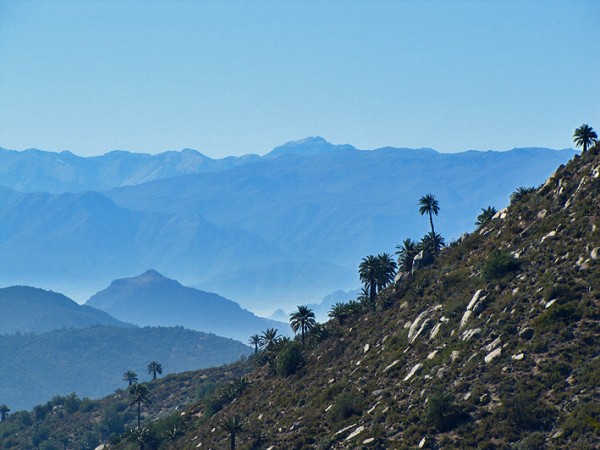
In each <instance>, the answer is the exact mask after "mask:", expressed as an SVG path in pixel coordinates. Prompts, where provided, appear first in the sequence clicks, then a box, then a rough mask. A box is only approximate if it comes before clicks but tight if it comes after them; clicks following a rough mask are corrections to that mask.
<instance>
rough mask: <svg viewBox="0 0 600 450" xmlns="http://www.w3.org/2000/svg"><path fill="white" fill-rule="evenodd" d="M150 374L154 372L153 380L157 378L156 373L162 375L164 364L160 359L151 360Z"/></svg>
mask: <svg viewBox="0 0 600 450" xmlns="http://www.w3.org/2000/svg"><path fill="white" fill-rule="evenodd" d="M146 369H147V370H148V373H149V374H152V380H156V375H157V374H158V375H162V373H163V369H162V365H161V364H160V363H159V362H158V361H151V362H150V363H149V364H148V365H147V366H146Z"/></svg>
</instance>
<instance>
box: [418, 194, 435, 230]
mask: <svg viewBox="0 0 600 450" xmlns="http://www.w3.org/2000/svg"><path fill="white" fill-rule="evenodd" d="M439 212H440V205H439V203H438V201H437V199H436V198H435V195H433V194H425V195H424V196H423V197H421V198H420V199H419V214H421V215H425V214H427V215H429V224H430V225H431V234H432V235H435V229H434V228H433V214H435V215H436V216H437V215H438V213H439Z"/></svg>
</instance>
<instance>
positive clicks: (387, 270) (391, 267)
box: [377, 253, 398, 291]
mask: <svg viewBox="0 0 600 450" xmlns="http://www.w3.org/2000/svg"><path fill="white" fill-rule="evenodd" d="M397 268H398V265H397V264H396V261H394V258H393V257H392V255H390V254H389V253H381V254H379V255H377V290H378V291H381V290H382V289H384V288H385V287H386V286H387V285H388V284H390V283H391V282H392V281H394V278H395V277H396V269H397Z"/></svg>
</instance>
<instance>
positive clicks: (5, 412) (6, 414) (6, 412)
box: [0, 403, 10, 422]
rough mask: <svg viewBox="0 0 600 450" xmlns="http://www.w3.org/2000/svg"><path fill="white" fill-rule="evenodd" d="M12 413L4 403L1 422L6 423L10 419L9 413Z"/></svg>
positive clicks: (0, 413) (0, 407)
mask: <svg viewBox="0 0 600 450" xmlns="http://www.w3.org/2000/svg"><path fill="white" fill-rule="evenodd" d="M9 412H10V408H9V407H8V405H7V404H6V403H2V404H1V405H0V422H4V421H5V420H6V418H7V417H8V413H9Z"/></svg>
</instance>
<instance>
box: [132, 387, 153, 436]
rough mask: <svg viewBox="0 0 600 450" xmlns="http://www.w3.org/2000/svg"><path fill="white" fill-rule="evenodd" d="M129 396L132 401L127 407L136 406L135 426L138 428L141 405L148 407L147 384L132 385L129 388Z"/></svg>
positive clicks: (148, 391) (148, 393)
mask: <svg viewBox="0 0 600 450" xmlns="http://www.w3.org/2000/svg"><path fill="white" fill-rule="evenodd" d="M129 394H130V395H131V397H132V398H133V401H132V402H131V404H130V405H129V406H133V405H137V426H138V428H139V427H140V420H141V411H142V404H144V405H149V404H150V403H152V402H151V401H150V388H149V387H148V385H147V384H145V383H142V384H134V385H132V386H131V387H130V388H129Z"/></svg>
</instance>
